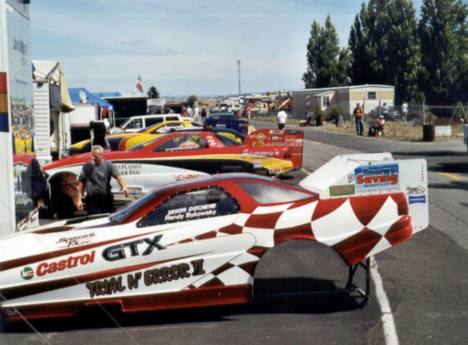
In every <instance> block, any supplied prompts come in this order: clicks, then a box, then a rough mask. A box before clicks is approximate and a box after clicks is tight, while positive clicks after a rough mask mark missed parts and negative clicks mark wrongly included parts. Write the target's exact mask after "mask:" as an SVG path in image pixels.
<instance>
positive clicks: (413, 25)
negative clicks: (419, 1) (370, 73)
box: [383, 0, 420, 103]
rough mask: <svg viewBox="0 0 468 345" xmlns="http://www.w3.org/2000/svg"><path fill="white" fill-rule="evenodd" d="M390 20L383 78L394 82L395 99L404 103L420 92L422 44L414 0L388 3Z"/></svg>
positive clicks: (391, 82)
mask: <svg viewBox="0 0 468 345" xmlns="http://www.w3.org/2000/svg"><path fill="white" fill-rule="evenodd" d="M388 20H389V29H388V32H387V35H386V36H387V39H386V42H385V43H386V45H387V47H386V49H385V51H386V55H385V59H384V60H383V63H384V65H383V72H384V80H385V83H389V84H391V85H395V99H396V101H397V103H402V102H404V101H406V100H414V99H415V97H416V95H417V93H418V85H417V84H418V73H419V69H420V48H419V39H418V26H417V21H416V11H415V9H414V7H413V3H412V1H410V0H393V1H392V2H391V3H390V5H389V7H388Z"/></svg>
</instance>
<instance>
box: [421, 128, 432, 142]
mask: <svg viewBox="0 0 468 345" xmlns="http://www.w3.org/2000/svg"><path fill="white" fill-rule="evenodd" d="M434 139H435V126H434V125H423V141H434Z"/></svg>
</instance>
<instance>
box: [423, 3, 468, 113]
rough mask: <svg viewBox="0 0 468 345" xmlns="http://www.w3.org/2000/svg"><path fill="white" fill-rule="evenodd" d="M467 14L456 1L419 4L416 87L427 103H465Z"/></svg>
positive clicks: (467, 77) (467, 97)
mask: <svg viewBox="0 0 468 345" xmlns="http://www.w3.org/2000/svg"><path fill="white" fill-rule="evenodd" d="M467 12H468V7H467V5H466V4H463V3H462V2H461V1H459V0H424V1H423V4H422V7H421V20H420V22H419V36H420V39H421V64H422V68H423V69H422V71H421V74H420V84H421V88H422V90H423V91H424V93H425V95H426V98H427V99H428V102H430V103H433V104H447V103H452V102H456V101H467V100H468V96H467V92H466V90H467V89H468V84H467V83H468V81H467V79H468V70H467V69H468V61H467V59H468V58H467V56H468V39H467V33H466V21H467Z"/></svg>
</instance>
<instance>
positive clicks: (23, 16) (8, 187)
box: [0, 0, 33, 235]
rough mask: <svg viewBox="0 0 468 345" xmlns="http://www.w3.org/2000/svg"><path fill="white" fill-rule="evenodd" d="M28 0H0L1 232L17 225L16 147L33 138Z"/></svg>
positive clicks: (21, 148) (27, 145) (26, 147)
mask: <svg viewBox="0 0 468 345" xmlns="http://www.w3.org/2000/svg"><path fill="white" fill-rule="evenodd" d="M29 2H30V1H26V0H0V157H1V159H0V181H1V183H2V188H1V189H0V214H1V217H0V235H2V234H7V233H11V232H14V231H15V228H16V219H15V211H16V207H15V206H16V205H15V184H14V181H15V180H14V177H13V174H14V168H13V147H15V149H17V151H16V153H26V152H27V151H28V150H30V149H31V143H32V137H33V133H32V78H31V47H30V33H29V32H30V29H29V26H30V23H29ZM12 139H14V140H12ZM12 142H14V144H15V145H12ZM16 146H18V147H16ZM23 151H24V152H23Z"/></svg>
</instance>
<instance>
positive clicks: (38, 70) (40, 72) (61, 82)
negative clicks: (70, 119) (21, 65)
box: [32, 60, 75, 112]
mask: <svg viewBox="0 0 468 345" xmlns="http://www.w3.org/2000/svg"><path fill="white" fill-rule="evenodd" d="M32 65H33V79H34V80H36V81H47V82H49V83H52V84H56V85H58V86H59V88H60V99H61V109H62V111H64V112H70V111H72V110H75V107H74V106H73V104H72V101H71V99H70V95H69V94H68V87H67V83H66V81H65V75H64V74H63V71H62V68H61V67H60V62H57V61H40V60H33V61H32Z"/></svg>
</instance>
